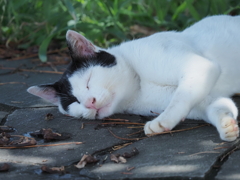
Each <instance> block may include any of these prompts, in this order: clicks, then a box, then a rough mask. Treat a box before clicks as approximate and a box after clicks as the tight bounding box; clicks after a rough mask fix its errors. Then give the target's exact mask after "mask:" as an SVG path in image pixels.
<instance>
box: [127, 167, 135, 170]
mask: <svg viewBox="0 0 240 180" xmlns="http://www.w3.org/2000/svg"><path fill="white" fill-rule="evenodd" d="M133 169H135V167H129V168H127V171H131V170H133Z"/></svg>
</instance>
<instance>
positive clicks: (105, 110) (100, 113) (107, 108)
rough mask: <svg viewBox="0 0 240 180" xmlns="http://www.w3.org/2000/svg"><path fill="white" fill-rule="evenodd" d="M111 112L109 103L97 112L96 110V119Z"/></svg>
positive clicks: (109, 114)
mask: <svg viewBox="0 0 240 180" xmlns="http://www.w3.org/2000/svg"><path fill="white" fill-rule="evenodd" d="M112 114H113V110H112V108H111V106H110V104H109V105H107V106H105V107H102V108H100V109H99V110H98V111H97V112H96V117H95V118H96V119H103V118H105V117H108V116H111V115H112Z"/></svg>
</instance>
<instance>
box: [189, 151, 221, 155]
mask: <svg viewBox="0 0 240 180" xmlns="http://www.w3.org/2000/svg"><path fill="white" fill-rule="evenodd" d="M206 153H220V152H218V151H204V152H198V153H194V154H190V155H189V156H194V155H198V154H206Z"/></svg>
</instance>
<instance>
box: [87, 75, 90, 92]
mask: <svg viewBox="0 0 240 180" xmlns="http://www.w3.org/2000/svg"><path fill="white" fill-rule="evenodd" d="M90 79H91V75H90V76H89V78H88V80H87V85H86V88H87V89H89V81H90Z"/></svg>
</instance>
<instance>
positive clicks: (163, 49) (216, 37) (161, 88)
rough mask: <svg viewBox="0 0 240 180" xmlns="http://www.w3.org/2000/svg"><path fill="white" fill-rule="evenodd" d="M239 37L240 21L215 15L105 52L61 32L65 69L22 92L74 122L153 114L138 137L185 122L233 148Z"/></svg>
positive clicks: (239, 71) (239, 78) (239, 73)
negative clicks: (201, 124) (200, 125)
mask: <svg viewBox="0 0 240 180" xmlns="http://www.w3.org/2000/svg"><path fill="white" fill-rule="evenodd" d="M239 29H240V16H235V17H232V16H228V15H216V16H210V17H206V18H204V19H202V20H201V21H199V22H197V23H195V24H193V25H192V26H190V27H188V28H186V29H185V30H183V31H182V32H176V31H167V32H159V33H156V34H153V35H151V36H149V37H144V38H140V39H136V40H132V41H128V42H123V43H121V44H120V45H117V46H114V47H112V48H108V49H103V48H100V47H97V46H95V45H94V44H93V43H91V42H90V41H89V40H88V39H86V38H85V37H84V36H82V35H81V34H79V33H77V32H75V31H72V30H68V31H67V33H66V40H67V44H68V47H69V52H70V54H71V57H72V62H71V63H70V65H69V66H68V67H67V70H66V71H65V72H64V74H63V75H62V77H61V79H60V80H59V81H57V82H55V83H53V84H46V85H39V86H32V87H30V88H28V90H27V91H28V92H29V93H31V94H33V95H36V96H39V97H41V98H43V99H45V100H47V101H49V102H51V103H53V104H55V105H57V106H58V108H59V111H60V112H61V113H63V114H68V115H70V116H74V117H77V118H80V117H81V118H86V119H102V118H104V117H108V116H110V115H112V114H114V113H131V114H138V115H144V116H149V115H153V114H152V113H151V111H153V112H158V113H160V115H159V116H157V117H156V118H155V119H153V120H152V121H149V122H147V123H146V125H145V127H144V131H145V134H146V135H151V134H153V133H160V132H163V131H169V130H171V129H173V128H174V127H175V126H176V125H177V124H178V123H179V122H180V121H181V120H184V119H185V118H190V119H196V120H198V119H199V120H200V119H203V120H205V121H206V122H208V123H211V124H212V125H213V126H215V127H216V128H217V131H218V132H219V135H220V138H221V139H222V140H225V141H234V140H235V139H236V138H237V137H238V136H239V127H238V122H237V115H238V109H237V107H236V105H235V104H234V102H233V101H232V100H231V99H230V97H231V96H232V95H234V94H235V93H238V92H240V33H239Z"/></svg>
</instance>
